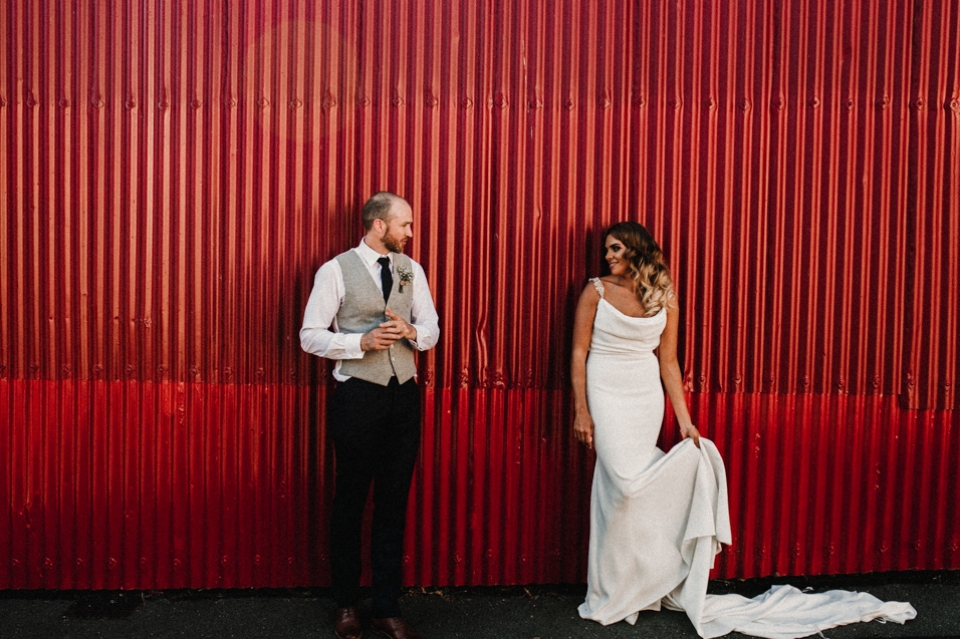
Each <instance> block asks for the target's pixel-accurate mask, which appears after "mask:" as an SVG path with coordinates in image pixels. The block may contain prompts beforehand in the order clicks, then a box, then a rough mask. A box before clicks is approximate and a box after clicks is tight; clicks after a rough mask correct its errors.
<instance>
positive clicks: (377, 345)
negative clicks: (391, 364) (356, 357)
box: [360, 324, 400, 351]
mask: <svg viewBox="0 0 960 639" xmlns="http://www.w3.org/2000/svg"><path fill="white" fill-rule="evenodd" d="M382 326H383V325H382V324H381V325H380V326H379V327H377V328H375V329H373V330H372V331H369V332H367V333H364V334H363V337H361V338H360V350H363V351H385V350H387V349H388V348H390V347H391V346H393V345H394V344H395V343H396V341H397V340H398V339H400V335H399V334H397V332H396V331H394V330H390V329H386V328H382Z"/></svg>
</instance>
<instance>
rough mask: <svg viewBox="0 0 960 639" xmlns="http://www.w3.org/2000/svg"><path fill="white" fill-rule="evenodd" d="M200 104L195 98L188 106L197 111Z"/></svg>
mask: <svg viewBox="0 0 960 639" xmlns="http://www.w3.org/2000/svg"><path fill="white" fill-rule="evenodd" d="M201 104H202V103H201V102H200V100H198V99H197V98H194V99H193V100H191V101H190V106H192V107H193V108H194V109H199V108H200V106H201Z"/></svg>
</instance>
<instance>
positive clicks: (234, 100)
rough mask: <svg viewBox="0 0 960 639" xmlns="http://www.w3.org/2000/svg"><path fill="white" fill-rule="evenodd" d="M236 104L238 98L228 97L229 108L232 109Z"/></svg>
mask: <svg viewBox="0 0 960 639" xmlns="http://www.w3.org/2000/svg"><path fill="white" fill-rule="evenodd" d="M235 106H237V100H236V98H227V108H228V109H232V108H233V107H235Z"/></svg>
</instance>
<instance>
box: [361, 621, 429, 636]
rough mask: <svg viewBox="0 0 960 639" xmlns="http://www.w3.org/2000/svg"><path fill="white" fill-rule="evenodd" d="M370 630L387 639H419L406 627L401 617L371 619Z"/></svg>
mask: <svg viewBox="0 0 960 639" xmlns="http://www.w3.org/2000/svg"><path fill="white" fill-rule="evenodd" d="M370 629H371V630H373V631H374V632H375V633H377V634H378V635H380V636H381V637H386V638H387V639H420V635H418V634H417V633H416V631H415V630H414V629H413V628H411V627H410V626H408V625H407V622H406V621H404V620H403V618H402V617H387V618H386V619H371V620H370Z"/></svg>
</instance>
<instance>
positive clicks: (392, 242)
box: [382, 235, 407, 253]
mask: <svg viewBox="0 0 960 639" xmlns="http://www.w3.org/2000/svg"><path fill="white" fill-rule="evenodd" d="M382 241H383V245H384V246H386V247H387V250H388V251H390V252H392V253H403V247H404V245H405V244H406V243H407V238H400V239H397V238H394V237H390V236H387V235H385V236H383V240H382Z"/></svg>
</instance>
